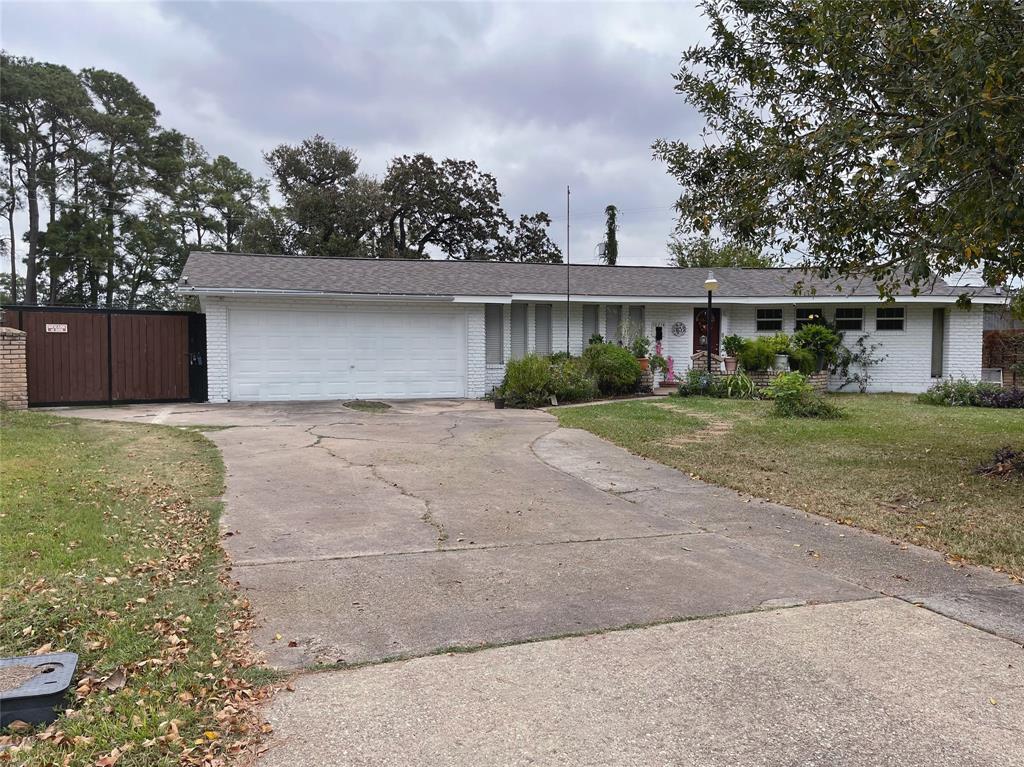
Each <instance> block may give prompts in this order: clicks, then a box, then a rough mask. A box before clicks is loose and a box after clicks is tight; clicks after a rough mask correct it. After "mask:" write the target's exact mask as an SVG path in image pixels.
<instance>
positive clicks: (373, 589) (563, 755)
mask: <svg viewBox="0 0 1024 767" xmlns="http://www.w3.org/2000/svg"><path fill="white" fill-rule="evenodd" d="M392 404H393V407H392V409H391V410H389V411H386V412H384V413H364V412H358V411H354V410H351V409H349V408H347V407H345V406H344V405H343V404H341V403H311V404H288V405H276V406H275V405H253V406H246V405H237V404H233V405H227V406H134V407H127V408H117V409H114V410H90V411H81V412H77V411H71V412H68V414H69V415H89V416H92V417H97V416H98V417H116V418H119V419H124V420H137V421H140V422H158V423H165V424H172V425H173V424H207V425H228V426H231V428H227V429H223V430H217V431H210V432H209V433H208V436H209V437H210V439H212V440H213V441H214V442H216V443H217V445H218V446H219V447H220V449H221V450H222V452H223V455H224V459H225V462H226V466H227V472H228V477H227V487H228V489H227V495H226V513H225V517H224V528H225V539H224V543H225V547H226V548H227V550H228V553H229V554H230V556H231V558H232V560H233V562H234V574H235V576H236V577H237V579H238V581H239V583H240V585H241V587H242V588H243V589H245V590H246V591H247V592H248V595H249V597H250V599H251V601H252V603H253V605H254V607H255V609H256V611H257V613H258V615H259V616H260V618H261V626H260V628H259V630H258V632H257V634H256V637H255V640H256V642H257V644H258V645H259V646H260V647H261V648H262V649H263V650H265V651H266V653H267V657H268V660H269V662H270V663H272V664H273V665H276V666H279V667H282V668H287V669H295V670H315V669H322V668H324V667H325V666H330V667H339V668H341V669H342V670H335V671H321V672H320V673H315V674H313V673H307V674H304V675H302V676H300V677H299V678H298V680H297V684H296V692H294V693H282V694H281V695H280V696H278V698H277V699H276V701H275V703H274V704H273V706H272V708H271V711H270V719H271V721H272V723H274V725H275V730H276V733H277V734H276V741H275V745H274V747H273V748H272V749H271V750H270V752H269V753H268V754H267V756H266V757H265V759H266V763H267V764H270V765H286V764H287V765H297V764H310V765H312V764H332V763H339V764H340V763H347V764H402V765H410V764H424V765H425V764H440V763H445V764H467V765H468V764H498V763H500V764H609V765H611V764H694V765H711V764H723V765H725V764H739V763H742V764H773V765H774V764H796V763H800V764H894V765H895V764H899V765H907V764H922V765H924V764H945V763H950V762H952V761H956V762H957V763H959V764H979V765H980V764H985V765H998V764H1007V765H1010V764H1019V763H1021V761H1022V760H1024V676H1022V674H1021V671H1020V668H1021V665H1022V664H1024V653H1022V651H1021V647H1020V644H1019V643H1020V642H1024V598H1022V595H1021V594H1022V592H1021V589H1020V588H1019V587H1016V586H1014V585H1012V584H1010V583H1009V582H1008V581H1007V579H1006V578H1005V576H1000V575H998V574H996V573H993V572H991V571H988V570H984V569H980V568H958V569H957V568H953V567H950V566H949V565H947V564H946V563H945V562H944V561H943V559H942V557H941V556H939V555H937V554H935V553H933V552H928V551H925V550H922V549H918V548H916V547H908V546H899V545H894V544H892V543H891V542H889V541H887V540H885V539H881V538H878V537H875V536H871V535H868V534H864V533H860V532H858V531H856V530H853V529H851V528H848V527H842V526H838V525H834V524H829V523H828V522H827V521H825V520H822V519H820V518H817V517H813V516H811V515H807V514H803V513H800V512H797V511H794V510H792V509H788V508H786V507H782V506H777V505H774V504H769V503H764V502H761V501H759V500H757V499H750V498H744V497H742V496H740V495H737V494H735V493H732V492H730V491H725V490H722V489H718V488H714V487H710V486H707V485H704V484H703V483H700V482H697V481H694V480H692V479H690V478H688V477H686V476H684V475H682V474H680V473H678V472H676V471H674V470H671V469H668V468H666V467H662V466H660V465H657V464H653V463H650V462H647V461H644V460H642V459H639V458H636V457H634V456H631V455H629V454H627V453H625V452H624V451H621V450H619V449H618V448H615V447H613V446H611V445H608V444H607V443H604V442H602V441H601V440H598V439H597V438H595V437H593V436H592V435H589V434H586V433H584V432H578V431H568V430H562V429H558V428H557V423H556V421H555V420H554V419H553V418H552V417H551V416H550V415H548V414H545V413H540V412H528V411H495V410H494V409H493V408H491V407H489V406H488V405H486V403H479V402H417V403H392ZM921 607H924V608H931V609H920V608H921ZM780 608H791V609H780ZM723 616H725V617H723ZM943 616H948V617H943ZM688 619H690V620H691V621H692V622H686V623H678V621H686V620H688ZM692 619H701V620H692ZM656 624H669V625H664V626H660V625H656ZM974 627H980V628H981V629H984V631H982V630H979V629H978V628H974ZM613 630H617V631H613ZM609 631H613V633H610V634H609V633H606V632H609ZM986 632H989V633H986ZM577 635H579V636H577ZM278 637H280V638H278ZM566 637H568V638H566ZM539 640H548V641H543V642H539ZM501 645H510V646H508V647H498V646H501ZM495 647H498V649H485V650H482V651H481V652H479V653H472V654H466V653H464V652H461V651H464V650H470V649H479V648H495ZM456 651H459V652H456ZM404 658H413V659H414V660H397V659H404ZM382 661H397V662H390V663H382ZM362 664H371V665H368V666H365V667H362V668H356V669H351V668H347V669H346V668H343V667H346V666H359V665H362ZM311 733H316V737H315V738H312V737H310V734H311ZM996 744H998V745H996ZM325 749H327V751H325ZM327 753H330V754H331V755H332V756H331V757H330V758H328V757H326V756H325V754H327Z"/></svg>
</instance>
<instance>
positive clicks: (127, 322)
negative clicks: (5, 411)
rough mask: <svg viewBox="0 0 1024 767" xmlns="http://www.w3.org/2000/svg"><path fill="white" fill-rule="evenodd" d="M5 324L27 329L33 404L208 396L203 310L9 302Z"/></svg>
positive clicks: (100, 402)
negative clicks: (133, 309) (133, 308)
mask: <svg viewBox="0 0 1024 767" xmlns="http://www.w3.org/2000/svg"><path fill="white" fill-rule="evenodd" d="M3 324H4V325H7V326H9V327H14V328H19V329H21V330H24V331H25V332H26V333H27V338H26V347H27V348H26V352H27V358H28V402H29V405H66V404H108V403H114V402H176V401H177V402H183V401H189V400H194V401H205V399H206V348H205V347H206V333H205V317H203V315H201V314H195V313H194V312H157V311H129V310H117V309H113V310H106V309H78V308H62V307H52V308H51V307H34V306H33V307H26V306H8V307H4V313H3ZM200 331H201V332H200Z"/></svg>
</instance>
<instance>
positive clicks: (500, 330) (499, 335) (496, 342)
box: [484, 304, 505, 365]
mask: <svg viewBox="0 0 1024 767" xmlns="http://www.w3.org/2000/svg"><path fill="white" fill-rule="evenodd" d="M504 309H505V307H504V306H502V305H501V304H487V305H486V306H485V307H484V337H485V339H486V347H487V364H488V365H500V364H502V363H503V362H504V361H505V312H504Z"/></svg>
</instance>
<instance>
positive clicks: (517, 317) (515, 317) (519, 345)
mask: <svg viewBox="0 0 1024 767" xmlns="http://www.w3.org/2000/svg"><path fill="white" fill-rule="evenodd" d="M509 326H510V327H509V330H511V331H512V338H511V343H510V349H511V351H512V359H514V360H521V359H522V358H523V357H525V356H526V304H512V305H511V306H510V307H509Z"/></svg>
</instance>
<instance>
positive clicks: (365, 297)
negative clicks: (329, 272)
mask: <svg viewBox="0 0 1024 767" xmlns="http://www.w3.org/2000/svg"><path fill="white" fill-rule="evenodd" d="M177 292H178V293H179V294H181V295H186V296H188V295H197V296H225V297H226V296H253V297H259V296H267V297H272V298H282V297H283V298H336V299H340V300H345V301H443V302H447V303H452V302H454V301H455V297H454V296H432V295H422V294H406V293H335V292H331V291H328V290H283V289H282V290H273V289H269V288H193V287H188V286H185V287H182V286H180V285H179V286H178V290H177Z"/></svg>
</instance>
